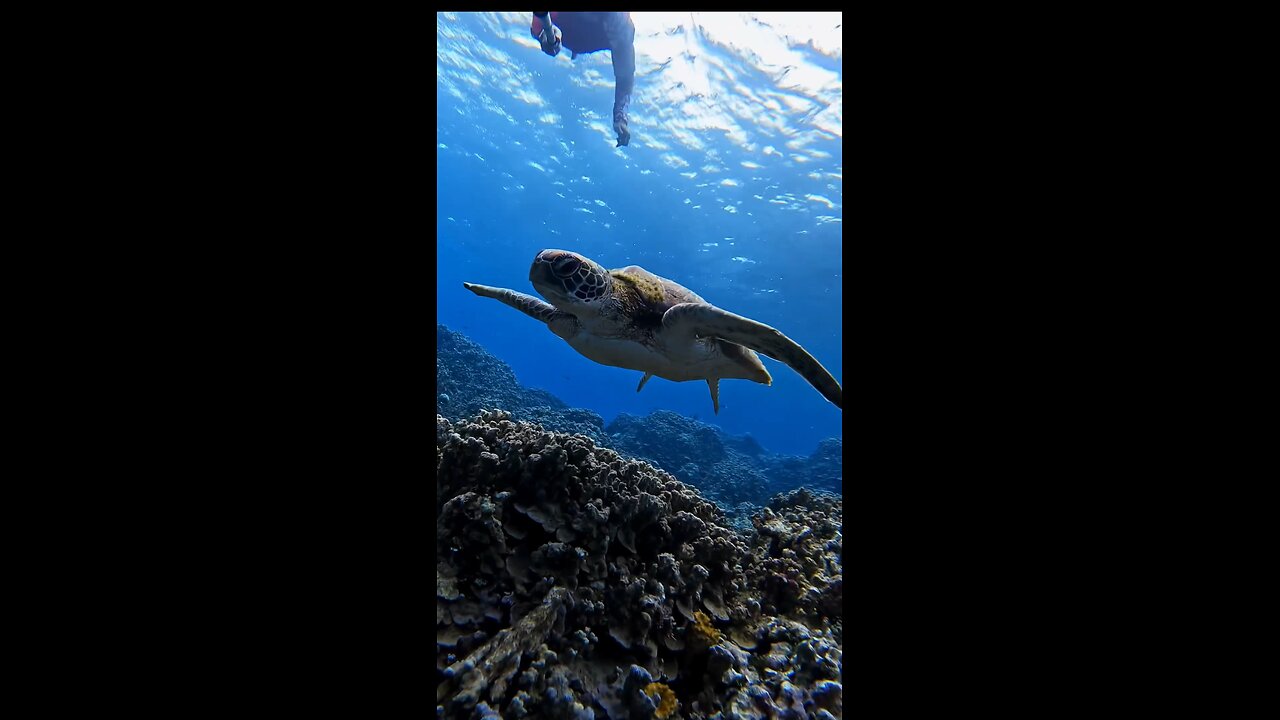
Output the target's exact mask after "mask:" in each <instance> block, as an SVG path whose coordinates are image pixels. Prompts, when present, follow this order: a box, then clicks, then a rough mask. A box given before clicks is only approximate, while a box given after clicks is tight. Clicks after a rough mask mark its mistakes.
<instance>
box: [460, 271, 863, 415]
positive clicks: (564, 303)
mask: <svg viewBox="0 0 1280 720" xmlns="http://www.w3.org/2000/svg"><path fill="white" fill-rule="evenodd" d="M529 281H530V282H531V283H533V287H534V289H535V290H537V291H538V293H539V294H541V295H542V296H543V297H545V298H546V299H547V301H548V302H543V301H542V300H539V299H538V298H536V297H533V296H531V295H525V294H524V293H518V292H516V291H514V290H508V289H506V288H495V287H489V286H487V285H476V284H474V283H463V287H465V288H467V289H468V290H470V291H471V292H473V293H475V294H477V295H479V296H481V297H488V298H493V299H494V300H498V301H501V302H503V303H506V304H507V305H510V306H511V307H513V308H515V309H517V310H519V311H520V312H522V313H524V314H526V315H528V316H529V317H531V318H534V319H535V320H539V321H541V322H544V323H546V324H547V327H549V328H550V329H551V332H553V333H555V334H556V335H559V336H560V337H562V338H564V340H565V341H566V342H568V343H569V346H570V347H572V348H573V349H574V350H577V351H578V352H579V353H581V354H582V355H585V356H586V357H587V358H589V359H591V360H594V361H596V362H598V363H600V364H602V365H611V366H613V367H620V368H627V369H630V370H639V371H641V372H643V373H644V377H642V378H641V379H640V385H639V386H637V387H636V392H640V390H641V389H642V388H643V387H644V384H645V383H646V382H648V381H649V378H651V377H653V376H654V375H657V376H658V377H660V378H665V379H667V380H672V381H674V382H684V381H686V380H706V381H707V386H708V387H710V388H711V404H712V406H713V407H714V408H715V412H716V413H717V414H719V412H720V385H719V383H720V380H721V379H722V378H725V379H730V378H737V379H743V380H753V381H755V382H758V383H763V384H765V385H772V384H773V378H771V377H770V376H769V371H768V370H766V369H765V367H764V363H762V362H760V358H759V357H758V356H757V355H756V352H759V353H762V354H764V355H766V356H768V357H771V358H773V359H774V360H777V361H779V362H782V363H785V364H787V365H789V366H790V367H791V369H792V370H795V371H796V372H798V373H800V375H801V377H803V378H804V379H805V380H808V381H809V384H810V385H812V386H813V387H814V388H816V389H817V390H818V392H820V393H822V396H823V397H825V398H826V399H828V400H830V401H831V402H832V403H834V404H835V406H836V407H839V408H843V405H841V399H840V392H841V390H840V383H839V382H837V381H836V379H835V378H834V377H832V376H831V373H829V372H827V369H826V368H824V367H822V364H821V363H819V362H818V361H817V360H815V359H814V358H813V356H812V355H810V354H809V353H808V352H806V351H805V349H804V348H802V347H800V346H799V345H797V344H796V342H795V341H794V340H792V339H791V338H789V337H787V336H786V335H783V334H782V333H781V332H778V331H777V330H775V329H773V328H771V327H769V326H768V325H764V324H762V323H758V322H756V321H755V320H751V319H749V318H745V317H742V316H741V315H734V314H733V313H731V312H728V311H727V310H721V309H720V308H718V307H716V306H715V305H712V304H710V303H708V302H707V301H706V300H703V299H702V298H701V297H699V296H698V294H697V293H695V292H693V291H692V290H689V289H688V288H686V287H684V286H682V285H680V284H678V283H675V282H672V281H671V280H668V279H666V278H663V277H658V276H657V275H654V274H653V273H651V272H649V271H648V270H645V269H644V268H641V267H637V266H635V265H630V266H627V267H624V268H622V269H620V270H606V269H604V268H603V267H601V266H600V265H599V264H597V263H595V262H594V261H592V260H590V259H588V258H586V257H583V256H582V255H579V254H577V253H574V252H569V251H567V250H543V251H542V252H540V253H538V256H537V257H535V258H534V259H533V266H532V267H531V268H529ZM548 303H549V304H548ZM753 351H754V352H753Z"/></svg>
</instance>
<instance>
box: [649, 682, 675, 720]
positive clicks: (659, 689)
mask: <svg viewBox="0 0 1280 720" xmlns="http://www.w3.org/2000/svg"><path fill="white" fill-rule="evenodd" d="M654 693H657V694H658V711H657V712H655V713H654V716H655V717H657V718H659V720H662V719H664V718H669V717H671V714H672V713H674V712H675V711H676V705H678V704H679V703H677V702H676V694H675V693H674V692H672V691H671V688H669V687H667V686H666V685H664V684H662V683H649V684H648V685H646V686H645V688H644V694H645V695H653V694H654Z"/></svg>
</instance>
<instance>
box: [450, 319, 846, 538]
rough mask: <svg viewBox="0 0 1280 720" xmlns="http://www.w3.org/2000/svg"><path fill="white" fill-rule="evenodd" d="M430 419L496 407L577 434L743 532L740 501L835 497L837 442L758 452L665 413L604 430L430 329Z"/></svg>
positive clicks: (457, 339)
mask: <svg viewBox="0 0 1280 720" xmlns="http://www.w3.org/2000/svg"><path fill="white" fill-rule="evenodd" d="M436 346H437V353H438V357H437V362H436V369H437V380H436V382H437V388H436V414H438V415H443V416H444V417H446V418H448V419H450V420H454V421H457V420H461V419H463V418H467V417H472V416H474V415H475V414H476V413H478V412H480V411H481V410H484V409H489V408H502V409H504V410H506V411H508V412H510V413H511V414H512V417H513V418H514V419H516V420H528V421H531V422H536V423H539V424H541V425H542V426H543V427H544V428H546V429H548V430H555V431H558V432H564V433H570V434H581V435H585V436H587V437H589V438H591V439H592V440H593V441H594V442H595V444H596V445H598V446H601V447H608V448H612V449H614V450H617V451H618V452H620V453H622V454H623V455H627V456H629V457H634V458H639V459H643V460H645V461H647V462H649V463H651V464H653V465H655V466H657V467H659V468H661V469H663V470H666V471H667V472H669V473H671V474H672V475H674V476H676V477H678V478H679V479H680V480H682V481H684V482H686V483H689V484H691V485H694V486H696V487H697V488H698V489H700V490H701V491H702V492H703V494H704V495H705V496H706V497H707V498H709V499H711V500H714V501H716V502H717V503H719V504H720V505H721V507H722V508H725V509H726V510H727V511H728V514H729V520H730V523H731V524H732V525H733V526H735V527H737V528H739V529H746V528H748V527H750V523H749V522H748V520H747V517H746V516H747V515H749V514H750V512H753V511H754V510H755V508H754V507H751V508H750V509H749V510H747V511H745V513H744V512H743V509H742V508H740V507H738V506H741V505H742V504H743V503H749V504H751V505H752V506H758V505H763V504H764V503H765V501H766V500H767V498H768V497H769V496H770V495H771V494H773V493H777V492H781V491H787V490H791V489H794V488H797V487H810V488H817V489H823V490H830V491H835V492H841V487H842V467H843V458H842V452H843V451H842V445H841V442H840V440H838V439H835V438H832V439H828V440H823V441H822V442H821V443H819V445H818V448H817V449H816V450H815V451H814V452H813V454H812V455H810V456H809V457H796V456H790V455H777V454H772V453H769V452H766V451H765V449H764V448H762V447H761V446H760V444H759V443H758V442H756V440H755V439H754V438H752V437H751V436H749V435H741V436H735V435H730V434H728V433H725V432H724V431H722V430H720V429H719V428H717V427H714V426H711V425H707V424H706V423H703V422H699V421H698V420H695V419H692V418H687V417H684V416H682V415H678V414H676V413H673V412H667V411H658V412H654V413H651V414H649V415H647V416H645V417H643V418H641V417H636V416H633V415H628V414H626V413H622V414H619V415H618V416H617V417H616V418H615V419H614V420H613V421H612V422H610V423H609V424H608V426H607V427H606V426H605V423H604V420H603V419H602V418H601V417H600V416H599V415H598V414H596V413H594V412H591V411H590V410H583V409H578V408H570V407H567V406H566V405H565V403H564V402H562V401H561V400H560V399H559V398H557V397H555V396H554V395H552V394H551V393H549V392H546V391H545V390H538V389H532V388H526V387H522V386H521V385H520V384H519V383H518V382H517V381H516V377H515V374H514V373H513V372H512V371H511V368H510V367H508V366H507V365H506V363H503V362H502V361H501V360H498V359H497V358H495V357H493V356H492V355H490V354H489V353H488V352H487V351H486V350H485V349H484V348H482V347H481V346H479V345H477V344H475V343H474V342H472V341H471V340H469V339H467V338H466V336H464V335H462V334H461V333H457V332H454V331H451V330H449V329H448V328H446V327H445V326H443V325H437V326H436Z"/></svg>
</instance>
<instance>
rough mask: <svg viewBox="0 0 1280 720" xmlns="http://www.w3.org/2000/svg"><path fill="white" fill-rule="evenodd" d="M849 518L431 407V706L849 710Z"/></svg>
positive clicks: (480, 710)
mask: <svg viewBox="0 0 1280 720" xmlns="http://www.w3.org/2000/svg"><path fill="white" fill-rule="evenodd" d="M842 522H843V513H842V510H841V499H840V497H838V496H836V495H832V494H829V493H822V492H811V491H808V490H804V489H801V490H795V491H792V492H790V493H786V494H777V495H775V496H774V497H773V498H772V499H771V500H770V501H769V503H768V505H767V506H766V507H762V508H759V510H758V511H757V512H755V513H754V514H752V516H751V517H750V525H749V528H748V529H745V530H740V529H737V528H734V527H732V526H731V525H730V524H729V522H728V520H727V517H726V515H725V513H724V512H723V511H722V510H721V509H720V508H719V507H718V506H717V505H716V504H715V503H713V502H709V501H708V500H706V499H704V498H703V496H702V495H701V494H700V493H699V492H698V490H696V489H695V488H693V487H691V486H689V485H686V484H685V483H683V482H681V481H679V480H677V479H676V478H675V477H673V476H672V475H671V474H670V473H667V472H665V471H663V470H660V469H657V468H655V467H653V466H652V465H650V464H649V463H646V462H642V461H637V460H632V459H628V458H625V457H623V456H620V455H619V454H618V453H617V452H614V451H613V450H611V449H608V448H603V447H600V446H599V445H598V444H596V443H595V442H594V441H593V440H592V439H591V438H589V437H587V436H585V435H569V434H564V433H555V432H549V431H547V430H545V429H543V428H542V427H540V426H538V425H536V424H533V423H529V422H518V421H515V420H514V419H513V418H512V415H511V414H510V413H507V412H503V411H491V412H490V411H485V412H481V413H479V414H478V415H477V416H475V417H473V418H471V419H464V420H460V421H458V422H451V421H450V420H448V419H446V418H445V417H443V416H440V415H437V417H436V539H437V550H436V682H437V690H436V702H437V709H436V712H437V716H438V717H447V718H526V717H528V718H574V719H579V720H586V719H593V718H597V717H602V718H609V720H619V719H621V718H626V719H627V720H640V719H644V720H648V719H649V718H696V719H702V718H721V719H725V720H728V719H729V718H793V719H795V720H800V719H803V718H836V717H841V714H842V699H841V697H842V696H841V693H842V685H841V682H840V680H841V668H842V666H841V649H840V644H841V641H842V634H843V621H842V614H841V607H840V606H841V600H842V593H843V589H842V588H843V583H842V562H843V560H842V558H843V537H842V534H841V527H842Z"/></svg>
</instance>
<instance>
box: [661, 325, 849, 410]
mask: <svg viewBox="0 0 1280 720" xmlns="http://www.w3.org/2000/svg"><path fill="white" fill-rule="evenodd" d="M662 325H663V327H665V328H666V329H667V330H668V331H669V332H671V333H673V334H676V335H681V336H687V337H688V339H689V340H692V339H693V338H695V337H717V338H720V339H721V340H727V341H729V342H731V343H736V344H738V345H741V346H743V347H747V348H751V349H752V350H755V351H756V352H758V353H760V354H762V355H765V356H768V357H771V358H773V359H774V360H777V361H778V362H780V363H784V364H785V365H787V366H788V367H790V368H791V369H792V370H795V371H796V372H797V373H799V374H800V376H801V377H803V378H804V379H805V380H807V381H809V384H810V385H812V386H813V387H814V389H816V390H817V391H818V392H820V393H822V396H823V397H825V398H826V399H827V400H830V401H831V403H832V404H833V405H835V406H836V407H838V408H841V409H843V408H844V405H843V404H842V399H841V394H842V390H841V388H840V383H839V382H837V381H836V379H835V378H834V377H832V376H831V373H829V372H827V369H826V368H824V367H823V366H822V363H820V362H818V361H817V360H815V359H814V357H813V356H812V355H810V354H809V353H808V351H806V350H805V349H804V348H802V347H800V345H798V344H797V343H796V341H794V340H792V339H791V338H789V337H787V336H786V335H783V334H782V333H781V332H779V331H778V330H776V329H774V328H771V327H769V326H768V325H765V324H764V323H760V322H756V321H755V320H752V319H751V318H745V317H743V316H741V315H735V314H734V313H731V312H729V311H727V310H722V309H720V308H718V307H716V306H714V305H701V304H698V303H680V304H678V305H673V306H672V307H671V308H670V309H669V310H667V312H666V313H665V314H664V315H663V316H662Z"/></svg>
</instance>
